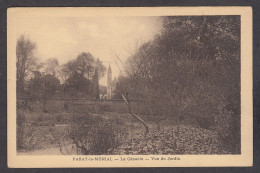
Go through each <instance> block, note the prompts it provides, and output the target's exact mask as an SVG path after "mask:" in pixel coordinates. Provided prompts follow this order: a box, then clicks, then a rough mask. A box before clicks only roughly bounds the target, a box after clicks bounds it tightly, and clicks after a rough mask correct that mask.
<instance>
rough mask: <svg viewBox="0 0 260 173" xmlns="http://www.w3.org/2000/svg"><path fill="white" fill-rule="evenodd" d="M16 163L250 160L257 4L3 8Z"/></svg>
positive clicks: (216, 163) (11, 159)
mask: <svg viewBox="0 0 260 173" xmlns="http://www.w3.org/2000/svg"><path fill="white" fill-rule="evenodd" d="M7 49H8V50H7V61H8V63H7V69H8V70H7V74H8V83H7V86H8V98H7V100H8V102H7V103H8V115H7V119H8V122H7V123H8V130H7V133H8V134H7V135H8V145H7V146H8V167H10V168H61V167H65V168H66V167H67V168H68V167H225V166H252V165H253V103H252V100H253V92H252V83H253V80H252V63H253V62H252V8H251V7H84V8H83V7H78V8H71V7H70V8H64V7H62V8H54V7H39V8H24V7H23V8H9V9H8V10H7Z"/></svg>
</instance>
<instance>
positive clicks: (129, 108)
mask: <svg viewBox="0 0 260 173" xmlns="http://www.w3.org/2000/svg"><path fill="white" fill-rule="evenodd" d="M121 95H122V97H123V99H124V101H125V103H126V105H127V107H128V110H129V113H130V114H131V115H132V116H133V117H134V118H135V119H137V120H138V121H140V122H141V123H142V124H143V125H144V127H145V134H144V136H146V135H147V134H148V133H149V126H148V125H147V124H146V122H144V120H143V119H142V118H140V117H139V116H138V115H136V114H134V113H133V112H132V108H131V104H130V101H129V100H128V99H127V98H126V97H125V96H124V95H123V94H121Z"/></svg>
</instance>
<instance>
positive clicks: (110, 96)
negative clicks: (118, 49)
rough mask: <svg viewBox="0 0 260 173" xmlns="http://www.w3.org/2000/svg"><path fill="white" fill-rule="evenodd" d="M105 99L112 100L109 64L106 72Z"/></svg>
mask: <svg viewBox="0 0 260 173" xmlns="http://www.w3.org/2000/svg"><path fill="white" fill-rule="evenodd" d="M107 99H112V70H111V67H110V63H109V67H108V71H107Z"/></svg>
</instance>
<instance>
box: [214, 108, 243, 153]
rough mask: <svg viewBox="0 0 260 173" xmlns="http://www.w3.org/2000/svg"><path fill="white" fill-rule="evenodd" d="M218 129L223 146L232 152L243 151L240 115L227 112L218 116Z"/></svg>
mask: <svg viewBox="0 0 260 173" xmlns="http://www.w3.org/2000/svg"><path fill="white" fill-rule="evenodd" d="M215 120H216V130H217V132H218V136H219V140H220V141H221V147H222V148H223V149H225V150H227V151H230V152H231V153H232V154H240V153H241V133H240V116H238V115H237V114H233V113H232V112H226V113H225V114H221V115H218V116H216V118H215Z"/></svg>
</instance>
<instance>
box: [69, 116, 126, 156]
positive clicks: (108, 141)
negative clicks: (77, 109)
mask: <svg viewBox="0 0 260 173" xmlns="http://www.w3.org/2000/svg"><path fill="white" fill-rule="evenodd" d="M116 121H118V120H116ZM118 125H119V124H118ZM118 125H117V124H115V122H112V121H111V120H105V119H104V118H102V117H100V116H93V115H91V114H89V113H86V114H78V115H75V118H74V121H73V124H72V127H71V130H70V132H69V137H70V139H72V141H73V143H74V144H75V145H76V147H77V148H78V149H79V150H80V151H81V154H84V155H88V154H93V155H95V154H108V153H109V152H111V151H113V150H114V149H115V148H117V147H118V146H119V145H120V144H121V141H122V140H123V138H124V136H125V132H124V130H122V129H121V128H120V127H119V126H118Z"/></svg>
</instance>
